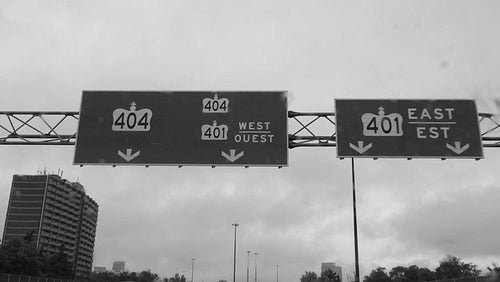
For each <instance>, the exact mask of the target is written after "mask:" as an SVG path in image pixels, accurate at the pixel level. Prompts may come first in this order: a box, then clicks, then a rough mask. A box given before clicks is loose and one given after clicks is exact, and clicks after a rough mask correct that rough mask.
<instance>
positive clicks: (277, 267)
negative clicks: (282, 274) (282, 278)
mask: <svg viewBox="0 0 500 282" xmlns="http://www.w3.org/2000/svg"><path fill="white" fill-rule="evenodd" d="M279 268H280V266H279V265H276V282H279V272H278V269H279Z"/></svg>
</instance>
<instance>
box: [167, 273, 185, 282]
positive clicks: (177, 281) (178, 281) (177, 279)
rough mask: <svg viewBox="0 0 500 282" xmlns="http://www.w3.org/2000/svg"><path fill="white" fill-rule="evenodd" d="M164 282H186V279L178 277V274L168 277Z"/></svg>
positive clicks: (182, 276)
mask: <svg viewBox="0 0 500 282" xmlns="http://www.w3.org/2000/svg"><path fill="white" fill-rule="evenodd" d="M166 280H167V281H165V282H186V277H184V275H179V273H176V274H175V275H174V276H173V277H170V278H169V279H166Z"/></svg>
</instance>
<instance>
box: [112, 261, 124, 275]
mask: <svg viewBox="0 0 500 282" xmlns="http://www.w3.org/2000/svg"><path fill="white" fill-rule="evenodd" d="M111 270H113V272H116V273H121V272H124V271H125V262H124V261H114V262H113V268H112V269H111Z"/></svg>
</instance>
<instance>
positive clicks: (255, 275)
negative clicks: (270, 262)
mask: <svg viewBox="0 0 500 282" xmlns="http://www.w3.org/2000/svg"><path fill="white" fill-rule="evenodd" d="M254 255H255V282H257V255H259V254H258V253H254Z"/></svg>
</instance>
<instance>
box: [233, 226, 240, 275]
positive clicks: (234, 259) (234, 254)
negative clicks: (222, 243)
mask: <svg viewBox="0 0 500 282" xmlns="http://www.w3.org/2000/svg"><path fill="white" fill-rule="evenodd" d="M238 225H239V224H238V223H233V226H234V248H233V251H234V253H233V282H236V227H238Z"/></svg>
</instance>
